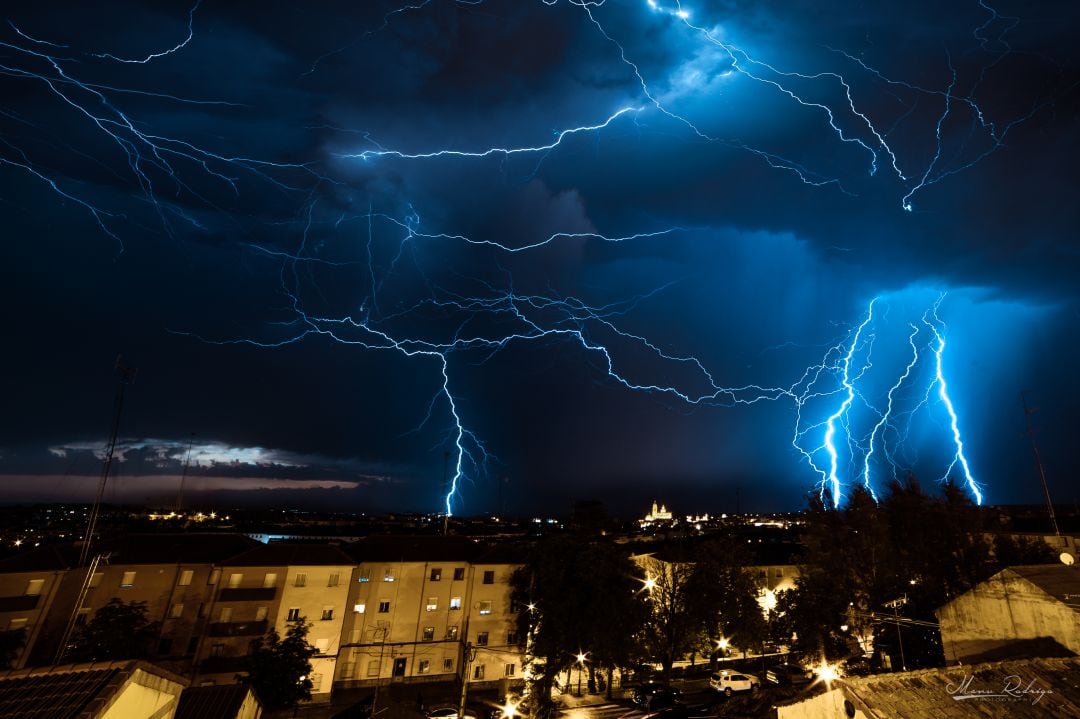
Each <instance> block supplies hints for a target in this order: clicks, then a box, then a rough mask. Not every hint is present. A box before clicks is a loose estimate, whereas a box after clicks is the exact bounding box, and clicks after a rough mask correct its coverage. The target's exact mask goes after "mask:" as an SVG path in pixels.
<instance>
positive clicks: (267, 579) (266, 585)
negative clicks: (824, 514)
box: [263, 572, 277, 589]
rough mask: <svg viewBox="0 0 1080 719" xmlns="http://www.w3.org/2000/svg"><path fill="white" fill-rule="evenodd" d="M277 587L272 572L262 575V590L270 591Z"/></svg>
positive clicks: (275, 576)
mask: <svg viewBox="0 0 1080 719" xmlns="http://www.w3.org/2000/svg"><path fill="white" fill-rule="evenodd" d="M276 586H277V575H276V574H274V573H273V572H267V573H266V574H264V575H263V589H271V588H273V587H276Z"/></svg>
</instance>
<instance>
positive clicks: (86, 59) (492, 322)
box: [0, 0, 1080, 514]
mask: <svg viewBox="0 0 1080 719" xmlns="http://www.w3.org/2000/svg"><path fill="white" fill-rule="evenodd" d="M1078 14H1080V9H1078V8H1077V6H1076V4H1075V3H1068V2H1040V3H1004V2H1002V3H992V4H991V3H984V2H977V1H972V2H950V3H938V2H914V3H913V2H906V3H825V4H823V3H819V2H813V3H810V2H800V3H791V2H732V1H729V2H707V1H704V0H703V1H702V2H682V3H680V2H676V1H675V0H670V1H669V0H640V1H639V0H622V1H620V2H616V1H615V0H607V2H581V1H576V2H566V1H563V0H540V1H536V2H523V1H521V0H512V1H507V2H499V1H497V0H483V1H481V0H476V1H472V0H469V1H466V0H459V1H458V2H451V1H449V0H413V2H410V3H404V2H398V3H392V2H378V3H376V2H370V3H337V4H334V3H319V4H314V5H313V4H310V3H301V4H297V3H236V2H230V3H223V2H218V1H217V0H202V1H201V2H197V3H195V4H194V5H191V4H187V3H143V4H139V3H133V4H129V3H123V2H119V3H118V2H108V3H50V2H40V3H33V4H30V3H18V4H11V5H9V6H8V7H5V9H4V15H5V20H6V21H7V22H5V23H3V26H2V27H0V85H2V91H0V98H2V99H0V203H2V204H0V208H2V212H3V217H4V233H3V234H4V241H3V243H2V247H3V258H2V262H3V267H4V268H5V279H4V282H3V283H2V285H0V286H2V290H0V292H2V293H3V296H2V300H0V301H2V306H3V307H4V317H5V323H4V324H5V330H6V331H5V342H4V349H5V351H4V352H3V355H2V357H3V359H2V363H3V365H2V369H3V377H4V386H5V392H4V395H5V400H4V406H5V409H6V411H5V412H4V413H3V420H2V425H0V483H2V485H0V486H3V490H2V491H3V495H4V497H5V498H7V499H15V500H30V499H38V498H48V499H68V498H89V497H91V496H92V494H93V490H94V486H95V485H96V480H97V475H98V472H99V469H100V456H101V452H102V447H103V445H104V443H105V441H106V439H107V437H108V433H109V425H110V419H111V413H112V410H113V397H114V394H115V392H116V385H117V380H116V375H115V372H114V363H115V361H116V357H117V355H122V356H123V363H124V364H125V365H127V366H134V367H138V375H137V378H136V381H135V383H134V384H133V385H131V386H130V387H128V389H127V396H126V404H125V407H124V413H123V417H122V421H121V425H120V438H121V439H120V444H119V453H120V459H121V461H120V462H118V463H116V464H115V465H114V468H115V470H116V480H115V482H113V484H112V486H111V488H110V489H109V493H108V494H107V495H106V499H112V500H114V501H143V500H145V499H146V498H148V497H149V498H152V499H161V498H163V497H168V496H170V494H171V493H174V492H175V487H176V484H177V480H178V477H179V476H180V474H182V473H183V472H184V466H185V465H188V469H187V476H188V478H189V479H188V482H189V485H190V489H191V491H192V492H196V493H199V492H201V493H204V494H205V493H213V496H214V497H217V498H218V499H221V500H223V501H224V500H228V501H252V502H258V503H262V504H278V503H288V504H301V505H303V504H307V505H311V506H333V507H336V508H341V509H347V510H350V511H381V510H394V509H402V510H418V511H430V512H438V511H445V510H446V509H448V508H449V509H450V510H452V512H453V513H454V514H473V513H482V512H489V511H496V510H499V509H506V510H509V511H511V512H531V511H538V510H544V511H561V510H563V509H566V508H567V507H568V506H569V503H570V501H571V500H573V499H575V498H599V499H603V500H604V501H605V503H607V504H608V505H609V506H610V507H611V508H613V509H614V510H617V511H633V510H636V509H638V508H644V507H645V506H646V505H645V501H646V500H651V499H652V498H653V497H654V496H655V497H660V498H662V499H664V500H665V501H667V502H668V504H669V505H672V506H674V507H675V508H676V511H682V510H685V511H688V512H689V511H696V510H698V509H704V510H712V511H720V510H724V509H733V508H734V506H735V503H736V501H739V502H741V506H742V507H743V508H756V509H762V510H788V509H791V510H794V509H799V508H801V507H803V506H804V505H805V497H806V495H807V493H808V492H812V491H817V489H818V488H820V487H825V488H826V489H829V490H831V491H832V492H833V493H834V494H838V496H840V497H841V498H842V497H843V496H845V495H846V494H847V493H848V492H849V491H850V490H851V488H852V487H854V486H858V485H866V486H868V487H869V488H871V490H872V491H875V492H878V491H881V490H883V489H884V488H885V487H887V486H888V484H889V482H890V481H892V480H893V478H896V477H899V478H904V477H907V476H908V473H909V472H912V473H914V475H915V476H917V477H918V478H919V480H920V481H921V482H922V483H923V485H924V486H926V487H933V486H934V485H935V484H936V483H937V482H939V481H940V480H942V479H943V478H945V477H946V476H951V477H952V478H953V479H954V480H955V481H957V482H958V483H959V484H962V485H963V486H964V487H965V488H966V490H967V491H968V492H969V493H971V495H972V496H973V497H974V498H978V499H981V500H982V501H984V502H989V503H1014V502H1037V501H1040V499H1041V497H1042V489H1041V486H1040V485H1039V483H1038V481H1037V476H1036V473H1035V468H1034V462H1033V459H1032V452H1031V445H1030V443H1029V440H1028V438H1027V437H1026V436H1025V413H1024V407H1023V406H1022V404H1021V392H1026V393H1027V394H1026V397H1027V401H1028V403H1029V405H1030V407H1031V408H1032V409H1037V411H1035V412H1034V413H1032V414H1031V415H1030V418H1031V421H1032V424H1033V426H1034V429H1035V434H1034V436H1035V439H1036V440H1037V442H1038V444H1039V448H1040V450H1041V451H1042V455H1043V459H1044V462H1045V466H1046V471H1047V477H1048V481H1049V485H1050V490H1051V492H1052V493H1053V494H1054V495H1055V499H1056V500H1058V501H1062V502H1070V501H1075V497H1074V496H1073V495H1072V494H1070V492H1074V491H1075V490H1074V489H1073V487H1074V482H1073V478H1074V476H1075V473H1076V470H1077V462H1076V459H1075V455H1074V454H1073V453H1072V451H1071V449H1072V445H1073V444H1074V442H1075V435H1076V426H1077V425H1076V420H1075V412H1074V406H1075V403H1076V401H1077V398H1078V397H1080V381H1078V379H1077V375H1076V368H1077V365H1078V362H1077V360H1078V355H1080V331H1078V320H1080V305H1078V300H1080V297H1078V292H1080V284H1078V283H1077V280H1076V278H1077V276H1078V265H1080V257H1078V253H1077V219H1078V218H1077V204H1076V198H1077V190H1078V178H1080V173H1078V170H1077V161H1078V160H1080V153H1078V151H1077V150H1078V148H1077V143H1078V138H1080V132H1078V130H1080V127H1078V121H1077V118H1078V113H1077V108H1078V103H1077V99H1078V93H1077V90H1078V87H1077V84H1078V82H1080V71H1078V69H1080V57H1078V52H1080V50H1078V48H1077V45H1076V43H1075V41H1074V40H1075V38H1074V35H1075V28H1076V27H1078V26H1080V17H1078ZM271 489H272V490H273V491H269V490H271ZM452 490H454V492H453V496H452V497H450V498H449V499H447V495H448V493H450V492H451V491H452ZM837 490H838V492H837ZM736 495H737V496H738V500H736Z"/></svg>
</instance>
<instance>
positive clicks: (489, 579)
mask: <svg viewBox="0 0 1080 719" xmlns="http://www.w3.org/2000/svg"><path fill="white" fill-rule="evenodd" d="M494 583H495V570H493V569H488V570H486V571H485V572H484V584H494Z"/></svg>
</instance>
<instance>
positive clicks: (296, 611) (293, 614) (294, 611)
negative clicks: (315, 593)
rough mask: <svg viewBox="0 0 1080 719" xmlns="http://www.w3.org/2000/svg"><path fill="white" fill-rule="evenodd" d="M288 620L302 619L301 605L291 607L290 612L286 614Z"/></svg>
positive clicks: (296, 620)
mask: <svg viewBox="0 0 1080 719" xmlns="http://www.w3.org/2000/svg"><path fill="white" fill-rule="evenodd" d="M286 620H287V621H290V622H298V621H300V607H289V614H288V615H287V616H286Z"/></svg>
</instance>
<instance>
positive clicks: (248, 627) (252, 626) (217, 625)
mask: <svg viewBox="0 0 1080 719" xmlns="http://www.w3.org/2000/svg"><path fill="white" fill-rule="evenodd" d="M266 630H267V622H266V620H265V619H264V620H262V621H259V622H213V623H212V624H210V627H209V629H208V631H207V634H209V635H210V636H212V637H258V636H262V635H263V634H266Z"/></svg>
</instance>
